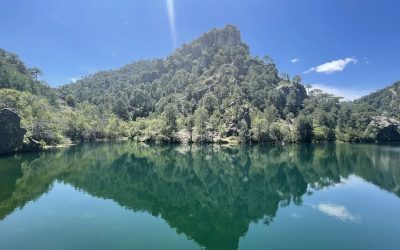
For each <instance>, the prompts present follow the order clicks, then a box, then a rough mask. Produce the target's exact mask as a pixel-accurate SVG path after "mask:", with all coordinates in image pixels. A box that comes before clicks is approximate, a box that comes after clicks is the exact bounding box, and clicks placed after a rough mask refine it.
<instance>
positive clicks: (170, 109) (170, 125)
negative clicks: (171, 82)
mask: <svg viewBox="0 0 400 250" xmlns="http://www.w3.org/2000/svg"><path fill="white" fill-rule="evenodd" d="M163 115H164V120H165V124H166V136H167V137H169V139H170V142H172V140H173V136H174V134H175V132H176V131H177V130H178V124H177V122H176V120H177V115H178V110H177V108H176V105H175V104H172V103H168V104H167V106H165V108H164V112H163Z"/></svg>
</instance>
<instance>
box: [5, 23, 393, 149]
mask: <svg viewBox="0 0 400 250" xmlns="http://www.w3.org/2000/svg"><path fill="white" fill-rule="evenodd" d="M3 54H4V56H3V57H2V58H3V59H1V60H2V61H1V62H2V64H0V66H1V69H2V71H1V72H6V73H0V76H1V78H0V79H1V81H0V86H1V88H12V89H15V90H0V95H1V94H2V95H3V96H2V97H1V99H0V108H1V107H11V108H14V109H17V110H18V111H19V112H20V113H21V114H22V117H23V123H24V122H25V124H26V125H27V126H33V127H35V126H38V124H42V122H40V121H39V122H36V123H35V122H33V120H35V119H36V118H37V117H39V116H42V114H43V113H46V112H48V114H47V116H45V118H44V120H46V122H47V123H46V124H47V125H48V127H50V128H52V129H55V131H56V132H54V133H55V134H57V138H58V139H56V140H54V139H48V138H46V136H47V135H48V134H49V133H48V132H46V131H47V130H46V128H44V132H43V131H42V132H41V133H35V132H34V131H35V130H32V132H31V133H32V134H34V135H35V139H38V140H40V139H42V140H44V141H45V142H46V143H59V142H60V141H63V140H65V139H67V140H68V139H70V140H74V141H79V140H87V139H98V138H110V137H111V138H117V137H121V136H124V137H131V138H133V139H136V140H141V141H158V142H191V141H195V142H212V141H225V142H226V141H231V140H235V141H242V142H250V141H252V142H286V143H294V142H311V141H335V140H340V141H376V140H377V139H378V140H385V141H392V139H393V138H397V137H396V136H397V135H398V133H399V129H400V124H398V123H397V121H396V120H393V119H389V118H395V119H399V118H400V117H399V114H400V113H399V109H400V108H399V104H400V101H399V96H398V94H399V90H400V87H399V86H400V83H399V82H398V83H396V84H394V85H393V86H391V87H388V88H386V89H383V90H381V91H378V92H376V93H373V94H371V95H369V96H366V97H363V98H361V99H359V100H357V101H355V102H341V101H340V99H341V98H340V97H335V96H333V95H331V94H327V93H324V92H322V91H320V90H316V89H313V90H311V86H309V85H305V84H303V83H302V82H301V77H300V76H294V77H293V78H290V77H289V76H288V75H287V74H283V73H279V72H278V69H277V68H276V65H275V64H274V62H273V60H272V59H271V58H270V57H268V56H265V57H263V58H259V57H254V56H252V55H251V54H250V51H249V47H248V46H247V45H246V44H245V43H243V42H242V40H241V36H240V32H239V30H238V29H237V28H236V27H234V26H230V25H228V26H225V27H224V28H223V29H214V30H211V31H210V32H207V33H205V34H204V35H202V36H201V37H200V38H198V39H196V40H194V41H193V42H191V43H189V44H185V45H183V46H182V47H181V48H179V49H177V50H176V51H174V52H173V53H172V54H171V55H170V56H169V57H167V58H165V59H156V60H141V61H137V62H134V63H132V64H128V65H126V66H124V67H122V68H120V69H117V70H109V71H102V72H98V73H96V74H93V75H89V76H86V77H84V78H83V79H81V80H78V81H77V82H75V83H71V84H68V85H64V86H62V87H61V88H59V89H57V90H51V91H50V92H52V91H53V92H52V93H56V95H57V97H56V98H54V94H52V95H49V94H44V92H46V91H43V90H40V91H39V90H36V89H37V87H36V86H45V85H43V84H41V83H40V82H38V81H37V78H36V75H35V74H34V73H33V72H35V71H32V70H29V69H28V68H26V67H25V66H23V67H22V66H18V65H19V64H18V63H17V64H16V63H11V62H13V61H12V60H11V59H10V58H12V56H10V55H11V54H10V53H7V52H4V53H3ZM3 61H4V62H3ZM14 61H15V60H14ZM20 64H21V63H20ZM22 65H23V63H22ZM7 72H8V73H7ZM29 72H30V73H29ZM39 72H40V71H39ZM14 75H16V76H18V77H20V78H21V79H22V80H15V78H12V77H10V76H14ZM18 79H19V78H18ZM7 91H8V92H7ZM20 91H23V92H20ZM27 92H30V93H27ZM49 96H50V98H49ZM51 96H53V97H51ZM14 99H15V100H17V101H15V100H14ZM27 99H28V100H27ZM26 102H31V103H32V102H33V103H39V102H41V104H40V105H39V107H38V110H36V111H35V110H31V109H34V107H35V105H32V106H29V107H27V106H25V105H24V103H26ZM27 110H29V111H27ZM377 116H380V117H378V118H377ZM42 118H43V117H42ZM387 122H389V123H390V124H389V125H388V126H389V127H390V128H389V129H388V130H387V129H386V128H387V127H388V126H386V125H387ZM32 124H36V125H32ZM382 124H383V125H382ZM385 124H386V125H385ZM383 129H384V131H383ZM382 131H383V132H382ZM54 133H53V134H54ZM382 133H383V134H382ZM396 133H397V134H396ZM378 134H379V135H378Z"/></svg>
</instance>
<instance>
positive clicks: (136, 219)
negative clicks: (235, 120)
mask: <svg viewBox="0 0 400 250" xmlns="http://www.w3.org/2000/svg"><path fill="white" fill-rule="evenodd" d="M399 196H400V146H398V145H397V146H396V145H392V146H390V145H359V144H315V145H312V144H310V145H288V146H273V145H256V146H235V147H226V146H218V145H207V146H157V145H144V144H137V143H129V142H127V143H98V144H83V145H77V146H73V147H71V148H68V149H56V150H50V151H46V152H41V153H32V154H21V155H15V156H8V157H3V158H0V244H1V247H0V248H1V249H4V250H9V249H30V250H31V249H41V250H43V249H74V250H76V249H385V250H390V249H400V237H399V235H400V199H399Z"/></svg>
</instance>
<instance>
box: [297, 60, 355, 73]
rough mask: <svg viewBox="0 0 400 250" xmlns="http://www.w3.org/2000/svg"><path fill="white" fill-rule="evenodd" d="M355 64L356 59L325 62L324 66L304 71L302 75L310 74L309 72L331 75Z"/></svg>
mask: <svg viewBox="0 0 400 250" xmlns="http://www.w3.org/2000/svg"><path fill="white" fill-rule="evenodd" d="M349 63H353V64H356V63H357V59H355V58H349V57H348V58H344V59H338V60H333V61H331V62H327V63H324V64H321V65H319V66H316V67H312V68H310V69H309V70H307V71H305V72H304V74H307V73H310V72H313V71H314V72H317V73H325V74H331V73H333V72H337V71H343V70H344V68H345V67H346V66H347V65H348V64H349Z"/></svg>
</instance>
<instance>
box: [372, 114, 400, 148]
mask: <svg viewBox="0 0 400 250" xmlns="http://www.w3.org/2000/svg"><path fill="white" fill-rule="evenodd" d="M366 133H367V134H368V135H369V137H371V138H375V140H376V141H378V142H398V141H400V122H399V121H397V120H396V119H393V118H389V117H385V116H375V117H373V118H372V121H371V122H370V123H369V125H368V127H367V131H366Z"/></svg>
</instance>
